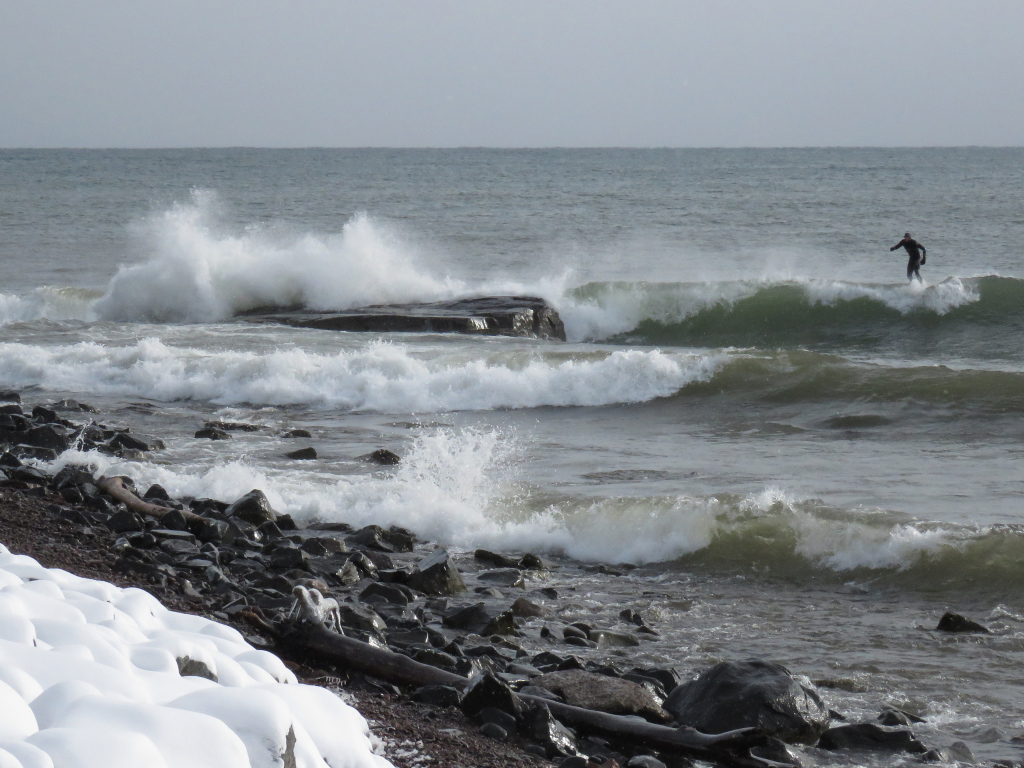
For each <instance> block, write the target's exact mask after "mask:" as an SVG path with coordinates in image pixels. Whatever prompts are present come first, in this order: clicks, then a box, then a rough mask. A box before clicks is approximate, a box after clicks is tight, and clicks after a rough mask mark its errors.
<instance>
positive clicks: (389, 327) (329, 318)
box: [236, 296, 565, 341]
mask: <svg viewBox="0 0 1024 768" xmlns="http://www.w3.org/2000/svg"><path fill="white" fill-rule="evenodd" d="M236 317H238V318H240V319H242V320H246V321H248V322H251V323H281V324H283V325H291V326H294V327H296V328H320V329H323V330H327V331H362V332H369V333H402V332H405V333H470V334H479V335H482V336H523V337H531V338H537V339H558V340H560V341H565V326H564V325H563V323H562V318H561V317H559V316H558V312H557V311H556V310H555V309H554V307H552V306H551V305H550V304H548V303H547V302H546V301H545V300H544V299H541V298H538V297H536V296H481V297H478V298H472V299H457V300H455V301H436V302H431V303H415V304H375V305H373V306H369V307H357V308H355V309H345V310H339V311H336V312H325V311H321V310H311V309H306V308H304V307H257V308H255V309H249V310H246V311H244V312H239V313H238V314H237V315H236Z"/></svg>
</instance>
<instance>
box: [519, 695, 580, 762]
mask: <svg viewBox="0 0 1024 768" xmlns="http://www.w3.org/2000/svg"><path fill="white" fill-rule="evenodd" d="M522 730H523V733H524V734H525V735H526V736H528V737H529V738H530V739H532V740H533V741H535V742H537V744H539V745H540V746H541V747H542V748H543V749H544V756H545V757H547V758H548V759H549V760H550V759H555V758H562V757H572V756H574V755H577V754H579V750H578V748H577V745H576V738H575V737H574V736H573V735H572V732H571V731H570V730H569V729H568V728H566V727H565V726H564V725H562V724H561V723H560V722H558V721H557V720H555V718H554V717H553V716H552V715H551V710H550V709H548V707H547V705H545V704H538V705H536V706H535V707H534V708H533V709H531V710H530V712H529V713H528V714H527V715H526V717H525V721H524V723H523V729H522Z"/></svg>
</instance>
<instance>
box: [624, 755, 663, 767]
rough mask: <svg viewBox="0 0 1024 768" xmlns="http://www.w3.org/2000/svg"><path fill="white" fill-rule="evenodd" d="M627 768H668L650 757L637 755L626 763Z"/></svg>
mask: <svg viewBox="0 0 1024 768" xmlns="http://www.w3.org/2000/svg"><path fill="white" fill-rule="evenodd" d="M626 768H666V766H665V764H664V763H663V762H661V760H659V759H658V758H656V757H651V756H650V755H636V756H635V757H631V758H630V759H629V762H628V763H626Z"/></svg>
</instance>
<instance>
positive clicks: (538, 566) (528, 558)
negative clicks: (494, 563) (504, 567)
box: [519, 552, 547, 571]
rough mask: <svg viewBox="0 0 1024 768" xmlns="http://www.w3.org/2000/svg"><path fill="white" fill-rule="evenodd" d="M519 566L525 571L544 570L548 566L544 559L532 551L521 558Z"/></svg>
mask: <svg viewBox="0 0 1024 768" xmlns="http://www.w3.org/2000/svg"><path fill="white" fill-rule="evenodd" d="M519 567H520V568H522V569H523V570H524V571H543V570H545V569H546V568H547V566H545V565H544V561H543V560H541V559H540V558H539V557H537V556H536V555H534V554H531V553H530V552H527V553H526V554H525V555H523V556H522V557H521V558H519Z"/></svg>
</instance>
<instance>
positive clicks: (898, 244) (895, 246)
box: [889, 243, 903, 251]
mask: <svg viewBox="0 0 1024 768" xmlns="http://www.w3.org/2000/svg"><path fill="white" fill-rule="evenodd" d="M901 245H903V243H896V245H894V246H893V247H892V248H890V249H889V250H890V251H895V250H896V249H897V248H899V247H900V246H901Z"/></svg>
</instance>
